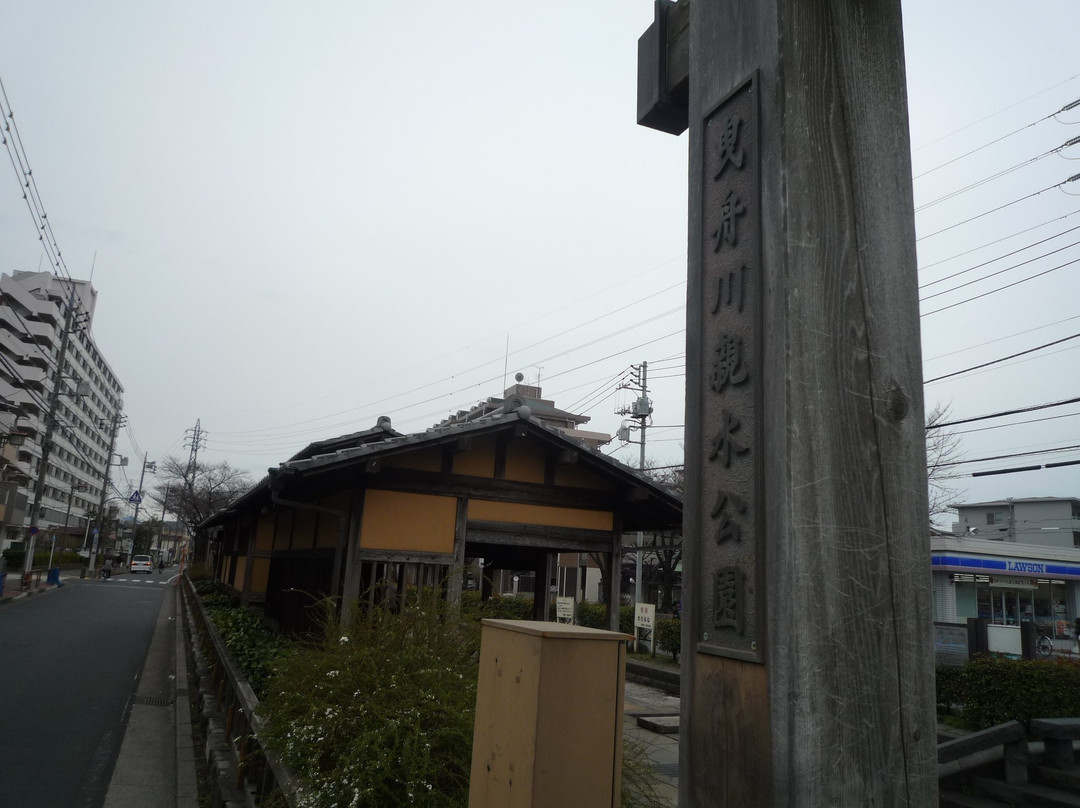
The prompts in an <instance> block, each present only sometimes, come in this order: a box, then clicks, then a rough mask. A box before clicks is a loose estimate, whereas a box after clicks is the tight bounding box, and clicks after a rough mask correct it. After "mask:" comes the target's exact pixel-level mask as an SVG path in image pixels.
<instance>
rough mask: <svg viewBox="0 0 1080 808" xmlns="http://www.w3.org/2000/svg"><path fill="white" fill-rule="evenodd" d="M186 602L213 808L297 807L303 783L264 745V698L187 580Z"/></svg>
mask: <svg viewBox="0 0 1080 808" xmlns="http://www.w3.org/2000/svg"><path fill="white" fill-rule="evenodd" d="M183 581H184V594H185V602H186V604H187V606H188V609H187V613H188V615H189V619H190V620H191V623H192V629H193V630H192V632H191V638H192V645H193V648H192V651H193V656H194V658H195V660H196V669H197V673H198V679H199V711H200V719H199V720H200V724H201V725H202V727H203V732H204V733H205V735H206V739H207V743H206V749H205V754H206V762H207V763H208V764H209V766H210V780H211V790H212V792H213V805H214V806H215V808H217V806H221V805H224V804H225V803H226V802H233V801H238V800H239V801H242V802H243V803H244V804H245V805H248V806H251V807H252V808H254V807H255V806H260V805H262V804H263V803H264V802H266V801H267V800H269V799H270V798H271V797H275V798H276V800H277V801H276V802H274V803H273V804H274V805H281V804H283V803H282V800H283V801H284V804H285V805H288V806H294V805H296V804H297V791H298V784H297V782H296V779H295V778H294V777H293V775H292V774H291V772H290V771H289V770H288V768H286V767H285V766H284V765H283V764H281V762H280V761H279V760H278V759H277V757H276V756H275V755H274V753H273V752H271V751H269V750H267V749H266V748H265V747H263V745H262V743H261V742H260V740H259V732H260V730H261V729H262V726H263V722H262V719H260V718H259V715H258V707H259V700H258V698H257V697H256V696H255V693H254V691H253V690H252V689H251V685H250V684H249V683H248V680H247V677H245V676H244V674H243V673H242V672H241V671H240V669H239V668H238V667H237V665H236V662H235V661H234V660H233V658H232V657H231V656H230V655H229V652H228V649H226V648H225V643H224V642H222V639H221V636H220V635H219V634H218V632H217V629H216V628H215V627H214V624H213V621H212V620H211V619H210V617H209V616H208V615H207V613H206V609H205V608H203V604H202V601H201V600H200V599H199V597H198V595H196V594H195V590H194V588H193V587H192V585H191V581H190V580H188V578H187V576H184V579H183Z"/></svg>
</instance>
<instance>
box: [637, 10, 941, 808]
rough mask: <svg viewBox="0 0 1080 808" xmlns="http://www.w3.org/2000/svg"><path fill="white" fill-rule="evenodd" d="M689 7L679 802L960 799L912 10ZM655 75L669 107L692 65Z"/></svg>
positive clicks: (688, 807)
mask: <svg viewBox="0 0 1080 808" xmlns="http://www.w3.org/2000/svg"><path fill="white" fill-rule="evenodd" d="M663 6H666V8H665V7H661V6H658V16H659V15H661V14H664V13H667V12H668V11H670V8H671V6H670V5H669V4H663ZM678 6H679V7H680V9H681V10H683V11H685V10H686V7H687V6H689V25H688V28H686V29H679V28H678V26H674V28H675V29H676V30H684V31H686V33H685V36H687V37H688V39H689V48H688V53H689V60H688V76H689V101H688V107H687V118H686V123H687V125H688V128H689V131H690V170H689V186H690V187H689V217H690V223H689V246H688V264H689V266H688V270H689V275H688V292H687V293H688V305H687V415H686V419H687V420H686V424H687V430H686V440H687V453H686V494H685V524H684V540H685V549H684V553H685V559H686V565H685V568H686V570H687V580H686V581H685V582H684V607H685V608H684V611H683V631H684V635H683V650H684V656H683V660H684V661H683V667H682V677H683V679H682V718H681V738H682V739H683V740H682V742H681V743H680V757H681V760H680V763H681V770H680V783H679V784H680V803H679V804H680V806H682V808H698V807H699V806H701V807H703V806H712V805H746V806H781V805H783V806H787V805H830V806H853V807H854V806H866V805H874V806H877V808H883V806H900V805H904V806H910V805H935V804H936V803H937V779H936V766H935V733H934V727H935V723H934V680H933V664H932V663H933V660H932V643H931V620H930V570H929V542H928V541H927V535H928V525H929V520H928V517H927V504H926V476H925V475H926V466H925V442H924V438H925V433H924V426H923V402H922V376H921V365H920V346H919V313H918V299H917V277H916V261H915V237H914V218H913V207H912V191H911V167H910V157H909V154H910V152H909V143H908V125H907V101H906V88H905V78H904V51H903V37H902V29H901V17H900V0H878V1H877V2H873V3H866V2H855V0H729V2H725V3H713V2H702V1H700V0H692V2H689V3H687V2H686V0H683V1H682V2H680V3H678ZM654 33H655V32H654ZM654 41H655V36H654ZM642 43H644V44H643V48H645V49H646V50H647V47H646V46H647V45H648V42H647V37H643V38H642ZM667 46H668V50H669V51H671V52H673V53H674V52H678V51H679V49H678V48H673V47H671V43H667ZM654 61H655V62H657V63H660V64H664V65H666V67H667V69H668V71H669V73H668V74H661V75H660V76H659V77H658V78H657V79H656V81H655V82H653V85H652V86H653V89H654V90H656V89H657V87H659V90H658V91H657V92H658V94H660V95H662V94H663V90H664V89H665V87H666V88H667V89H669V90H670V88H671V87H672V86H675V85H676V83H677V81H678V77H677V76H672V75H670V69H671V67H672V64H673V62H672V61H671V60H665V59H663V58H662V57H658V58H657V59H654ZM639 84H640V81H639ZM668 112H670V109H669V110H668ZM663 123H664V126H658V127H657V128H663V129H665V131H678V126H677V125H672V123H671V116H670V114H666V115H665V116H664V117H663Z"/></svg>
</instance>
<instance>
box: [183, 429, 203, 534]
mask: <svg viewBox="0 0 1080 808" xmlns="http://www.w3.org/2000/svg"><path fill="white" fill-rule="evenodd" d="M188 432H189V433H190V434H191V437H189V438H188V440H189V441H191V454H189V455H188V464H187V469H186V470H185V471H184V487H185V488H186V489H187V497H188V502H189V503H192V504H193V503H194V500H195V474H196V472H197V471H198V468H199V449H200V448H201V447H202V444H203V442H204V441H205V440H206V433H205V432H203V431H202V420H201V419H198V418H197V419H195V428H194V429H189V430H188ZM188 512H189V513H190V512H191V511H190V510H189V511H188Z"/></svg>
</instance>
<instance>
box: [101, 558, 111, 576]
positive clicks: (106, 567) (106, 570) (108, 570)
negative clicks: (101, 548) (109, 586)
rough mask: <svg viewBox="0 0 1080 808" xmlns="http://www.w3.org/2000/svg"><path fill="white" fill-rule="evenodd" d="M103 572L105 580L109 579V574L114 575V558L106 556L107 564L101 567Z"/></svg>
mask: <svg viewBox="0 0 1080 808" xmlns="http://www.w3.org/2000/svg"><path fill="white" fill-rule="evenodd" d="M101 574H102V576H103V577H104V578H105V580H106V581H107V580H109V576H110V575H112V559H111V558H106V559H105V564H104V565H103V566H102V568H101Z"/></svg>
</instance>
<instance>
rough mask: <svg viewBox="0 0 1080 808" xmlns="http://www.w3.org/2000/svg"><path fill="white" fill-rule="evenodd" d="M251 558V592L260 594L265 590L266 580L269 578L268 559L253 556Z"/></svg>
mask: <svg viewBox="0 0 1080 808" xmlns="http://www.w3.org/2000/svg"><path fill="white" fill-rule="evenodd" d="M252 560H253V561H254V562H255V565H254V566H253V567H252V569H251V592H252V593H259V594H261V593H264V592H266V582H267V581H268V580H269V579H270V559H269V558H255V559H252Z"/></svg>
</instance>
